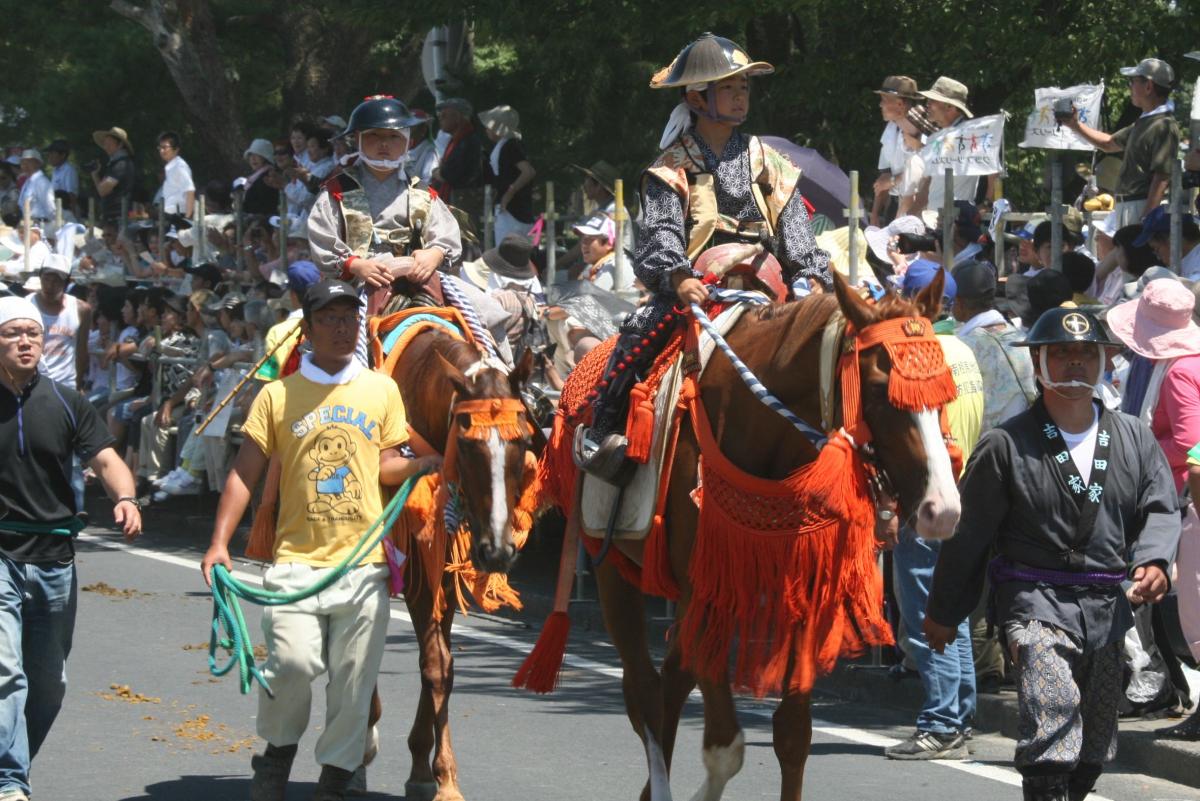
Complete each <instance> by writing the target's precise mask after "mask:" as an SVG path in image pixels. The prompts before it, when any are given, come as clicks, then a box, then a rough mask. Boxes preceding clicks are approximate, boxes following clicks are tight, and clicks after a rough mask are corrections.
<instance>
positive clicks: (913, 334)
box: [691, 287, 957, 511]
mask: <svg viewBox="0 0 1200 801" xmlns="http://www.w3.org/2000/svg"><path fill="white" fill-rule="evenodd" d="M709 296H710V297H711V298H713V299H714V300H718V301H722V302H726V303H728V302H738V301H746V302H750V303H756V304H763V303H767V302H768V300H767V298H766V296H764V295H762V294H761V293H758V292H741V291H736V290H728V289H719V288H716V287H710V288H709ZM691 311H692V315H693V317H694V318H695V320H696V322H697V324H699V325H700V327H701V328H703V329H704V331H705V333H707V334H708V335H709V336H710V337H712V339H713V341H714V342H715V343H716V345H717V347H718V348H720V349H721V351H722V352H723V353H724V354H725V356H726V357H727V358H728V359H729V361H730V362H731V363H732V364H733V366H734V369H735V370H737V373H738V375H739V376H740V377H741V379H742V381H743V382H744V383H745V384H746V386H747V388H748V389H749V390H750V392H751V393H752V394H753V395H754V396H755V397H756V398H758V400H759V401H760V402H762V403H763V404H764V405H765V406H767V407H768V408H769V409H771V410H772V411H774V412H775V413H777V414H779V415H780V416H781V417H783V418H784V419H785V420H787V421H788V422H789V423H791V424H792V426H793V427H794V428H795V429H796V430H797V431H799V432H800V433H801V434H802V435H804V437H805V438H806V439H807V440H808V441H809V442H811V443H812V445H813V447H814V448H816V449H817V451H820V450H821V449H822V448H823V447H825V445H826V444H827V443H828V441H829V437H828V436H827V435H826V434H824V433H823V432H821V431H818V430H817V429H816V428H814V427H812V426H811V425H809V424H808V423H806V422H805V421H804V420H801V419H800V418H799V417H798V416H796V414H795V413H793V412H792V411H791V409H789V408H787V406H786V405H785V404H784V403H783V402H782V401H781V400H779V399H778V398H776V397H775V396H774V395H773V394H771V392H770V390H768V389H767V388H766V387H765V386H764V385H763V383H762V382H761V381H759V380H758V377H757V376H755V375H754V373H753V372H751V370H750V368H749V367H747V366H746V364H745V362H743V361H742V360H741V358H739V357H738V355H737V354H736V353H735V352H734V350H733V348H732V347H731V346H730V345H729V343H728V342H726V341H725V338H724V337H722V336H721V334H720V332H719V331H717V329H716V327H715V326H713V324H712V321H711V320H709V319H708V316H707V315H706V314H705V313H704V310H703V309H702V308H701V307H700V305H699V304H698V303H693V304H691ZM876 345H882V346H883V347H884V348H886V349H887V351H888V355H889V357H891V360H892V371H891V374H890V375H889V378H888V400H889V402H890V403H891V404H892V405H893V406H894V407H896V408H897V409H906V410H909V411H921V410H923V409H937V408H942V407H944V406H945V405H946V403H948V402H949V401H951V400H953V399H954V398H955V397H956V394H957V392H956V389H955V385H954V377H953V375H952V374H951V373H950V368H949V367H948V366H947V365H946V359H945V355H944V353H943V352H942V347H941V344H940V343H939V342H938V341H937V337H936V336H935V335H934V333H933V324H932V323H930V322H929V321H928V320H926V319H925V318H923V317H898V318H892V319H889V320H880V321H878V322H876V323H872V324H871V325H868V326H867V327H866V328H864V329H863V330H862V331H859V332H853V331H851V330H850V329H849V328H848V329H847V331H846V334H845V337H844V339H843V348H842V357H841V359H840V361H839V364H838V372H839V373H840V375H841V382H842V428H841V429H839V431H838V432H837V435H838V436H842V437H844V438H845V439H846V441H847V442H848V443H849V444H850V446H851V447H852V448H853V450H854V451H855V453H856V454H857V455H858V457H859V459H860V460H861V462H862V464H863V469H864V472H865V473H866V475H867V488H868V493H869V494H870V496H871V502H872V504H874V506H875V507H876V510H877V511H878V510H879V509H881V508H882V506H883V502H882V498H883V497H884V496H885V495H886V496H888V497H893V498H894V497H895V493H894V490H893V487H894V485H893V482H892V481H891V478H890V477H889V476H888V474H887V470H886V469H885V468H884V466H883V463H882V462H881V461H880V459H879V454H878V452H877V451H876V450H875V447H874V445H873V444H872V440H873V437H872V435H871V430H870V428H869V427H868V426H867V423H866V421H865V420H864V419H863V416H862V393H861V387H860V377H859V376H860V373H859V355H860V354H861V352H862V351H864V350H866V349H868V348H872V347H875V346H876ZM942 437H943V439H944V440H945V441H946V444H947V446H950V445H951V444H953V442H954V440H953V438H952V437H951V436H950V434H949V430H948V426H947V424H946V417H945V414H944V413H943V414H942Z"/></svg>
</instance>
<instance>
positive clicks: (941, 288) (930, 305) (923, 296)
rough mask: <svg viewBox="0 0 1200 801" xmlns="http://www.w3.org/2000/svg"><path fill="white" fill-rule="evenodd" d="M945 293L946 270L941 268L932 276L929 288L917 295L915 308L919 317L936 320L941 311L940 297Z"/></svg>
mask: <svg viewBox="0 0 1200 801" xmlns="http://www.w3.org/2000/svg"><path fill="white" fill-rule="evenodd" d="M945 291H946V268H945V267H943V268H941V269H940V270H938V271H937V273H936V274H935V275H934V276H933V280H932V281H930V282H929V286H927V287H925V288H924V289H922V290H921V291H920V292H918V293H917V298H916V301H917V308H918V309H919V310H920V312H921V316H922V317H925V318H927V319H930V320H936V319H937V318H938V314H940V313H941V311H942V295H943V293H944V292H945Z"/></svg>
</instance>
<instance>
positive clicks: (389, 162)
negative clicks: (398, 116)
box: [358, 129, 408, 170]
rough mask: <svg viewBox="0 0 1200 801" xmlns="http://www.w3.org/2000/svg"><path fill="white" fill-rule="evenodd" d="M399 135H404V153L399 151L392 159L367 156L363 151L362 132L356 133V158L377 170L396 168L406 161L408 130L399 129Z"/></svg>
mask: <svg viewBox="0 0 1200 801" xmlns="http://www.w3.org/2000/svg"><path fill="white" fill-rule="evenodd" d="M400 134H401V136H403V137H404V153H401V154H400V156H399V157H398V158H394V159H373V158H368V156H367V154H366V153H365V152H363V146H362V134H359V135H358V160H359V161H361V162H362V163H363V164H366V165H367V166H368V167H374V168H375V169H377V170H398V169H400V167H401V165H403V164H404V163H405V162H406V161H408V130H407V129H401V131H400Z"/></svg>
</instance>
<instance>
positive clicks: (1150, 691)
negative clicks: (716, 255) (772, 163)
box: [819, 59, 1200, 758]
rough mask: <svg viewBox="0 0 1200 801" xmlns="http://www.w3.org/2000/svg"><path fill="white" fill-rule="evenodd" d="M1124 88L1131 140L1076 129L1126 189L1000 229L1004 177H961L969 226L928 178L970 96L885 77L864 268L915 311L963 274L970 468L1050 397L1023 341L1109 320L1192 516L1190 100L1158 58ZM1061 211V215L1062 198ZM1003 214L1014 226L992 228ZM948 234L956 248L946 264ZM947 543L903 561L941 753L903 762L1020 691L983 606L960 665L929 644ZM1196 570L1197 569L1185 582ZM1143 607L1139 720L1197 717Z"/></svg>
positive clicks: (924, 722) (902, 649) (1129, 74)
mask: <svg viewBox="0 0 1200 801" xmlns="http://www.w3.org/2000/svg"><path fill="white" fill-rule="evenodd" d="M1121 72H1122V75H1123V76H1125V78H1126V79H1127V80H1128V83H1129V90H1130V94H1131V102H1132V104H1133V106H1134V107H1135V108H1136V110H1137V114H1138V115H1140V116H1136V118H1135V119H1133V120H1132V121H1131V122H1130V124H1129V125H1127V126H1125V127H1122V128H1120V129H1119V130H1117V131H1115V132H1113V133H1104V132H1101V131H1099V130H1096V129H1094V128H1091V127H1090V126H1088V125H1086V124H1083V123H1080V122H1079V118H1078V112H1072V113H1071V114H1070V115H1066V114H1063V116H1062V118H1061V120H1060V122H1061V123H1062V124H1063V125H1065V126H1068V127H1070V128H1072V129H1073V130H1075V131H1076V132H1077V133H1079V135H1080V136H1081V137H1082V138H1084V139H1085V140H1086V141H1088V142H1089V143H1091V144H1092V145H1094V146H1095V147H1096V148H1097V149H1099V150H1100V151H1104V152H1107V153H1113V154H1118V155H1121V156H1122V157H1123V159H1122V163H1121V168H1120V170H1119V172H1118V173H1117V175H1116V180H1115V183H1114V184H1113V185H1111V186H1097V185H1096V183H1095V179H1093V180H1092V182H1091V183H1090V184H1089V185H1088V186H1085V187H1084V189H1083V191H1082V192H1080V194H1079V196H1078V198H1076V199H1075V201H1074V202H1073V203H1071V204H1070V205H1067V206H1064V207H1063V208H1062V209H1061V213H1060V214H1057V215H1054V216H1055V217H1056V218H1057V219H1051V215H1050V214H1046V213H1040V212H1039V213H1037V214H1033V215H1022V218H1021V219H1020V221H1018V222H1008V223H1007V224H997V223H995V222H992V223H991V224H990V225H989V220H988V218H989V217H993V218H994V216H997V215H998V214H999V213H1001V212H1010V211H1011V209H1009V208H1008V206H1007V202H1006V201H1002V200H1000V199H998V198H996V197H995V196H994V194H993V193H994V183H993V181H992V179H993V178H995V176H988V180H987V182H984V181H980V176H958V175H956V176H955V177H954V201H953V216H952V217H951V218H949V219H943V216H944V215H943V214H942V213H941V209H942V205H943V199H942V197H940V193H941V192H940V190H941V187H942V186H943V182H942V181H940V180H932V181H931V180H930V176H929V175H926V174H925V168H924V161H923V147H924V145H925V143H926V141H927V137H928V136H929V135H931V134H932V133H934V132H936V131H937V130H939V129H942V128H946V127H950V126H954V125H959V124H962V122H963V121H964V120H965V119H967V118H969V117H971V116H972V112H971V110H970V107H969V105H968V89H967V87H966V86H964V85H963V84H961V83H960V82H958V81H955V80H953V79H951V78H948V77H945V76H943V77H939V78H938V79H937V80H936V81H935V82H934V83H933V84H932V86H931V88H930V89H929V90H926V91H918V89H917V82H916V81H915V80H913V79H912V78H909V77H906V76H891V77H888V78H887V79H885V80H884V82H883V84H882V87H881V89H879V90H878V95H879V97H880V100H879V106H880V112H881V116H882V118H883V120H884V122H885V130H884V133H883V136H882V137H881V140H880V143H881V150H880V156H879V177H878V178H877V180H876V181H875V185H874V192H875V194H874V202H873V204H872V207H871V209H870V212H869V218H870V220H869V221H870V223H871V224H870V226H869V227H867V229H866V231H865V236H864V239H865V242H864V244H865V245H866V247H864V248H862V253H863V259H864V261H863V263H862V264H861V265H860V267H861V270H862V272H864V273H866V279H865V283H867V284H872V285H875V286H878V287H888V286H890V287H892V288H894V289H895V290H897V291H899V292H901V293H905V294H910V295H915V293H916V292H917V291H919V290H920V289H922V288H924V287H925V286H928V285H929V283H930V282H931V281H932V277H933V274H934V273H935V272H936V269H937V267H938V266H939V265H942V264H943V263H947V262H948V263H949V264H950V265H951V273H950V275H949V276H948V280H947V282H946V290H945V298H944V313H943V319H941V320H939V321H937V322H936V325H935V328H936V329H937V330H938V332H939V333H940V334H941V337H942V339H943V344H944V346H945V350H946V354H947V359H948V360H951V361H953V359H952V358H951V357H952V355H953V354H955V353H957V350H956V349H957V348H958V347H959V346H960V345H962V344H965V345H966V346H967V348H969V351H970V353H969V354H968V356H973V358H969V359H968V361H969V364H965V365H960V364H957V363H955V364H954V365H953V369H954V374H955V378H956V383H958V386H959V396H960V397H959V400H958V401H956V402H955V404H952V407H953V408H952V410H951V413H950V415H949V419H950V425H951V429H952V431H954V435H955V437H956V439H957V440H958V441H959V443H960V445H962V447H963V450H964V456H965V455H966V454H968V453H969V452H970V448H971V447H972V445H973V444H974V442H975V441H976V440H977V439H978V437H979V436H980V434H982V433H983V432H986V431H987V430H989V429H991V428H993V427H995V426H996V425H998V424H999V423H1001V422H1003V421H1004V420H1007V419H1008V418H1009V417H1011V416H1013V415H1014V414H1016V413H1018V412H1020V411H1023V410H1025V409H1026V408H1028V406H1029V404H1030V403H1032V402H1033V401H1034V400H1035V399H1036V397H1037V392H1038V390H1037V386H1036V383H1035V374H1036V372H1037V365H1035V364H1032V363H1031V361H1030V357H1029V353H1028V351H1027V350H1026V349H1025V348H1021V347H1018V346H1016V345H1015V343H1017V342H1019V341H1020V340H1022V339H1023V338H1024V337H1025V333H1026V332H1027V331H1028V329H1029V328H1030V326H1032V325H1033V323H1034V322H1036V321H1037V319H1038V318H1039V317H1040V316H1041V315H1042V314H1043V313H1044V312H1045V311H1047V310H1048V309H1052V308H1054V307H1058V306H1060V305H1063V304H1074V305H1075V306H1078V307H1081V308H1086V309H1089V310H1092V311H1096V312H1098V313H1100V314H1101V317H1102V318H1108V325H1109V327H1110V329H1111V330H1112V333H1113V334H1114V335H1115V336H1116V337H1118V339H1119V341H1122V342H1124V343H1125V345H1126V346H1127V349H1126V350H1125V351H1124V352H1123V353H1122V354H1121V355H1120V356H1118V357H1116V358H1115V359H1114V360H1113V362H1112V363H1111V364H1109V365H1108V369H1107V370H1106V371H1105V378H1104V382H1103V384H1102V385H1101V388H1100V390H1099V391H1098V395H1099V396H1100V399H1101V400H1102V401H1103V402H1104V403H1105V404H1106V405H1108V406H1109V407H1110V408H1119V409H1121V410H1122V411H1125V412H1127V413H1129V414H1132V415H1135V416H1137V417H1140V418H1141V419H1142V420H1143V421H1144V422H1145V424H1146V425H1147V426H1149V427H1150V430H1151V431H1152V432H1153V434H1154V435H1155V436H1156V437H1157V439H1158V441H1159V444H1160V445H1161V447H1162V450H1163V453H1164V455H1165V456H1166V458H1167V462H1168V463H1169V464H1170V465H1171V466H1172V468H1173V469H1174V470H1175V473H1176V489H1177V490H1178V491H1179V493H1180V505H1181V508H1182V509H1184V510H1185V512H1186V513H1187V514H1188V515H1194V511H1192V505H1191V497H1192V496H1191V492H1190V490H1189V484H1190V483H1192V482H1194V481H1195V477H1196V476H1198V475H1200V468H1198V467H1195V466H1193V465H1195V464H1197V462H1196V460H1194V459H1189V456H1188V451H1189V450H1191V449H1192V448H1193V447H1194V446H1196V445H1197V444H1198V443H1200V370H1198V369H1197V367H1196V364H1197V363H1198V362H1200V327H1198V326H1197V322H1198V321H1200V314H1198V313H1197V308H1196V298H1197V296H1198V295H1200V247H1198V245H1200V227H1198V225H1197V220H1196V217H1195V216H1194V214H1193V212H1194V210H1195V208H1196V207H1195V206H1194V205H1193V204H1192V202H1191V200H1190V197H1191V193H1190V192H1189V193H1188V198H1189V199H1187V200H1185V201H1182V202H1181V203H1180V204H1179V212H1178V216H1179V227H1180V230H1181V248H1180V250H1181V256H1182V258H1181V260H1180V261H1179V262H1178V263H1176V264H1172V262H1171V234H1170V231H1171V226H1172V216H1173V215H1172V213H1171V211H1170V208H1169V205H1168V201H1169V200H1170V197H1169V192H1168V191H1167V187H1168V185H1169V177H1170V173H1171V170H1172V164H1173V162H1175V161H1176V160H1179V159H1183V158H1184V157H1185V155H1187V153H1188V152H1189V146H1188V144H1187V143H1186V142H1182V141H1181V140H1182V135H1181V132H1180V127H1179V125H1178V123H1177V122H1176V120H1175V117H1174V103H1173V102H1172V99H1171V95H1172V90H1173V89H1175V88H1177V84H1176V80H1175V75H1174V71H1173V70H1172V69H1171V67H1170V66H1169V65H1168V64H1166V63H1165V62H1163V61H1161V60H1158V59H1146V60H1144V61H1142V62H1141V63H1140V64H1138V65H1136V66H1134V67H1128V68H1125V69H1123V70H1122V71H1121ZM1197 144H1200V143H1191V145H1192V146H1196V145H1197ZM1105 193H1107V194H1111V195H1112V196H1113V198H1112V202H1111V204H1109V207H1108V208H1106V204H1105V203H1103V202H1096V201H1095V200H1094V198H1097V197H1099V196H1102V195H1103V194H1105ZM1044 201H1045V202H1044V203H1043V204H1042V208H1043V209H1044V208H1045V207H1046V206H1048V205H1049V197H1046V198H1044ZM993 210H994V211H995V212H996V213H997V215H992V214H989V212H991V211H993ZM1089 217H1090V219H1089ZM1027 218H1028V219H1027ZM1026 219H1027V221H1026ZM1056 225H1057V226H1058V229H1059V231H1058V233H1059V236H1058V237H1057V239H1058V240H1059V241H1061V246H1060V247H1061V252H1058V253H1055V252H1054V242H1055V240H1056V237H1055V236H1054V233H1055V232H1054V228H1055V226H1056ZM947 226H948V227H949V229H950V231H949V234H950V236H949V241H950V242H952V243H953V244H952V252H951V253H950V254H948V258H945V257H944V254H943V251H942V247H943V244H942V243H943V234H944V233H945V227H947ZM819 241H820V240H819ZM994 254H995V255H994ZM837 258H839V255H835V260H836V259H837ZM840 258H841V259H842V260H843V264H841V265H839V267H841V268H842V269H845V264H844V261H845V259H846V258H847V255H846V253H845V252H842V253H840ZM954 358H958V356H954ZM955 429H957V430H955ZM1186 519H1188V518H1185V520H1186ZM1198 530H1200V527H1192V528H1190V529H1189V527H1188V525H1187V524H1186V523H1185V527H1184V537H1185V538H1188V537H1189V536H1190V537H1195V536H1196V532H1197V531H1198ZM938 545H939V544H938V543H932V542H924V541H921V540H920V538H918V537H917V536H916V534H915V532H914V531H912V530H910V529H902V530H901V532H900V535H899V538H898V542H896V543H895V545H894V551H893V553H892V555H891V557H890V567H891V575H890V579H891V584H892V588H893V590H892V594H893V597H894V600H895V604H896V607H895V608H896V610H897V614H896V625H897V634H898V636H897V642H898V643H899V644H900V645H899V647H898V652H897V657H898V660H899V661H898V664H897V665H895V666H894V668H893V669H892V675H893V676H894V677H895V678H897V679H898V680H901V679H902V678H903V677H904V676H906V675H915V676H917V677H919V678H920V680H921V682H922V686H923V689H924V695H925V701H924V704H923V707H922V710H921V712H920V714H919V716H918V719H917V734H916V735H915V740H918V741H920V742H921V743H922V744H923V745H922V747H916V746H914V745H913V741H910V742H908V743H905V744H902V745H901V746H898V747H896V748H892V749H889V750H888V752H889V756H893V757H895V758H961V757H963V756H965V755H966V753H967V748H966V743H965V740H966V739H969V736H970V732H971V727H972V722H973V717H974V714H975V709H976V700H975V699H976V694H977V692H978V691H980V690H983V691H995V690H997V689H998V688H1000V687H1001V686H1003V684H1004V683H1005V682H1006V681H1009V679H1008V678H1007V677H1006V674H1007V673H1008V672H1009V670H1008V668H1007V666H1006V656H1005V654H1004V653H1003V651H1002V649H1001V648H1000V647H999V645H998V643H997V640H996V638H995V636H994V633H993V632H991V631H990V630H989V627H988V625H987V621H986V619H985V617H986V616H985V609H984V608H983V607H982V606H981V608H980V609H979V610H977V614H976V615H974V616H973V617H972V620H971V621H970V625H966V624H964V625H965V626H966V629H969V633H968V632H967V631H966V629H964V631H963V632H960V635H961V636H960V637H959V638H958V639H957V640H956V641H955V642H954V643H952V644H951V645H950V646H947V648H946V652H945V653H944V654H937V653H934V652H932V651H930V649H929V648H928V647H927V646H926V645H925V643H924V635H923V633H922V631H921V626H922V624H923V621H924V615H925V608H926V602H927V600H928V595H929V591H930V585H931V580H930V579H931V574H932V570H933V566H934V564H935V563H936V561H937V552H938ZM1182 551H1184V549H1183V548H1181V552H1182ZM1181 559H1182V557H1181ZM1189 569H1190V565H1187V566H1185V565H1183V564H1181V565H1180V573H1181V574H1182V573H1185V572H1186V571H1187V570H1189ZM1180 593H1181V597H1180V600H1179V606H1180V611H1179V615H1180V616H1181V617H1182V619H1183V620H1184V624H1183V625H1184V626H1185V627H1186V626H1189V625H1190V626H1196V625H1200V605H1197V604H1196V603H1194V602H1191V603H1185V599H1184V598H1183V597H1182V596H1183V595H1184V594H1186V593H1191V594H1192V595H1195V594H1196V588H1195V587H1184V588H1181V589H1180ZM1135 606H1136V607H1137V609H1136V615H1135V619H1136V620H1137V626H1136V628H1135V629H1134V630H1133V631H1131V632H1130V633H1129V634H1128V635H1127V636H1126V638H1125V646H1124V647H1125V660H1126V677H1127V681H1126V687H1125V696H1124V701H1123V703H1122V708H1121V715H1122V717H1125V718H1140V717H1150V718H1156V717H1169V718H1179V717H1181V716H1183V715H1184V714H1186V713H1187V711H1188V710H1193V709H1194V703H1195V698H1196V691H1197V690H1200V687H1196V686H1195V681H1194V677H1195V675H1196V674H1195V673H1192V674H1190V675H1191V676H1192V677H1193V680H1192V682H1191V683H1189V679H1188V675H1189V674H1188V671H1186V670H1185V669H1183V667H1182V665H1189V666H1194V665H1195V656H1198V655H1200V654H1191V653H1188V652H1186V649H1183V652H1181V649H1180V648H1177V647H1176V648H1173V647H1172V645H1171V643H1170V640H1171V639H1172V638H1169V637H1167V635H1166V632H1167V630H1168V628H1169V627H1170V626H1172V625H1176V626H1177V624H1173V623H1171V622H1168V621H1167V620H1165V619H1164V617H1163V615H1164V612H1163V610H1161V609H1159V608H1158V607H1152V606H1150V605H1141V604H1135ZM1160 734H1161V735H1163V736H1168V737H1175V738H1182V739H1193V740H1195V739H1200V713H1196V712H1194V711H1193V712H1192V715H1191V717H1190V718H1189V719H1188V720H1187V721H1186V722H1184V723H1182V724H1179V725H1175V726H1172V727H1169V728H1167V729H1164V730H1161V731H1160ZM922 738H923V739H922ZM913 754H918V755H919V756H918V757H914V756H913Z"/></svg>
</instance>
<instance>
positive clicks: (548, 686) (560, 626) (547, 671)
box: [512, 612, 571, 694]
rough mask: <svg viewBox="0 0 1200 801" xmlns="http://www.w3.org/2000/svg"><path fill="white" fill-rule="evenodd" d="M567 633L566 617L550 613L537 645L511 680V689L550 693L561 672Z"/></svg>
mask: <svg viewBox="0 0 1200 801" xmlns="http://www.w3.org/2000/svg"><path fill="white" fill-rule="evenodd" d="M570 633H571V618H570V616H569V615H568V614H567V613H566V612H552V613H551V614H550V617H548V618H546V624H545V625H544V626H542V633H541V634H540V635H538V639H537V644H536V645H534V646H533V650H532V651H531V652H530V653H529V656H527V657H525V661H524V662H522V663H521V667H520V668H519V669H518V670H517V674H516V675H515V676H513V680H512V685H513V687H516V688H517V689H525V690H531V691H533V692H535V693H543V694H544V693H549V692H554V689H555V688H556V687H557V686H558V676H559V673H560V672H562V663H563V659H564V658H565V657H566V653H567V637H568V636H569V635H570Z"/></svg>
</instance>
